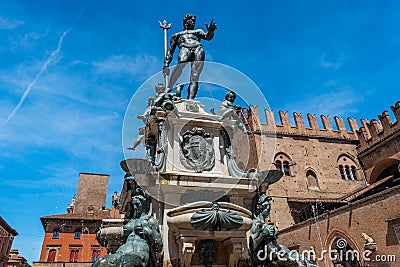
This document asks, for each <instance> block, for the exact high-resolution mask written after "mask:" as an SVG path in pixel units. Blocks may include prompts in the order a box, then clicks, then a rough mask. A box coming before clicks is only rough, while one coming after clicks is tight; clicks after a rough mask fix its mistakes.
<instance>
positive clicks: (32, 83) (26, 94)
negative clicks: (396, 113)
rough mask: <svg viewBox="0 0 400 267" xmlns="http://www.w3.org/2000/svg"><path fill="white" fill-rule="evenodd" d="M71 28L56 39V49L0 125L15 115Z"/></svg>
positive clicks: (53, 58) (58, 50) (59, 48)
mask: <svg viewBox="0 0 400 267" xmlns="http://www.w3.org/2000/svg"><path fill="white" fill-rule="evenodd" d="M70 30H71V28H69V29H68V30H66V31H65V32H63V34H62V35H61V37H60V40H59V41H58V46H57V49H56V50H54V51H53V52H51V54H50V56H49V57H48V58H47V60H46V62H45V63H44V64H43V65H42V67H41V68H40V71H39V73H38V74H36V77H35V79H33V81H31V82H30V83H29V85H28V87H27V88H26V89H25V92H24V94H23V95H22V97H21V99H20V100H19V102H18V104H17V106H16V107H15V108H14V109H13V111H12V112H11V113H10V115H8V117H7V119H6V120H5V121H3V122H2V124H1V126H4V125H5V124H6V123H7V122H9V121H10V120H11V119H12V117H13V116H14V115H15V113H16V112H17V110H18V109H19V108H20V107H21V106H22V104H23V103H24V101H25V98H26V97H27V96H28V94H29V92H30V91H31V90H32V87H33V86H34V85H35V83H36V81H37V80H38V79H39V78H40V76H42V74H43V73H44V72H45V71H46V69H47V66H49V64H50V63H51V62H52V61H54V60H55V59H56V58H57V55H58V54H59V53H60V50H61V46H62V43H63V41H64V38H65V36H67V34H68V33H69V31H70Z"/></svg>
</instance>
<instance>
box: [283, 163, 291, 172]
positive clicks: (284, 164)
mask: <svg viewBox="0 0 400 267" xmlns="http://www.w3.org/2000/svg"><path fill="white" fill-rule="evenodd" d="M283 173H284V175H285V176H290V168H289V162H287V161H284V162H283Z"/></svg>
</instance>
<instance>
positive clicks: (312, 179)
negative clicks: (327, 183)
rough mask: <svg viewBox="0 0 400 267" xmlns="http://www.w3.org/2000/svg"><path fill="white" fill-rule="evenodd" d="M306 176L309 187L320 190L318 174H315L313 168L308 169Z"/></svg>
mask: <svg viewBox="0 0 400 267" xmlns="http://www.w3.org/2000/svg"><path fill="white" fill-rule="evenodd" d="M306 177H307V184H308V189H310V190H319V185H318V180H317V175H316V174H315V172H314V171H312V170H308V171H307V172H306Z"/></svg>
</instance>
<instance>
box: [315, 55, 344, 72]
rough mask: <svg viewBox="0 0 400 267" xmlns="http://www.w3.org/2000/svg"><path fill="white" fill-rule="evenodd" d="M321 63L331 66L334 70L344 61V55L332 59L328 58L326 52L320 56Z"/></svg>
mask: <svg viewBox="0 0 400 267" xmlns="http://www.w3.org/2000/svg"><path fill="white" fill-rule="evenodd" d="M319 62H320V65H321V67H323V68H330V69H334V70H338V69H339V68H340V67H341V66H342V63H343V57H342V56H340V57H339V58H337V59H330V58H328V55H327V54H326V53H325V54H323V55H322V56H321V58H320V61H319Z"/></svg>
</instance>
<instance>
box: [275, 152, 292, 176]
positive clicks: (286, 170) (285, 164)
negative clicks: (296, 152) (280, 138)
mask: <svg viewBox="0 0 400 267" xmlns="http://www.w3.org/2000/svg"><path fill="white" fill-rule="evenodd" d="M274 164H275V167H276V169H277V170H278V171H281V172H283V175H285V176H290V174H291V170H290V166H291V165H292V160H291V159H290V158H289V156H288V155H286V154H285V153H283V152H279V153H277V154H276V155H275V158H274Z"/></svg>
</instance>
